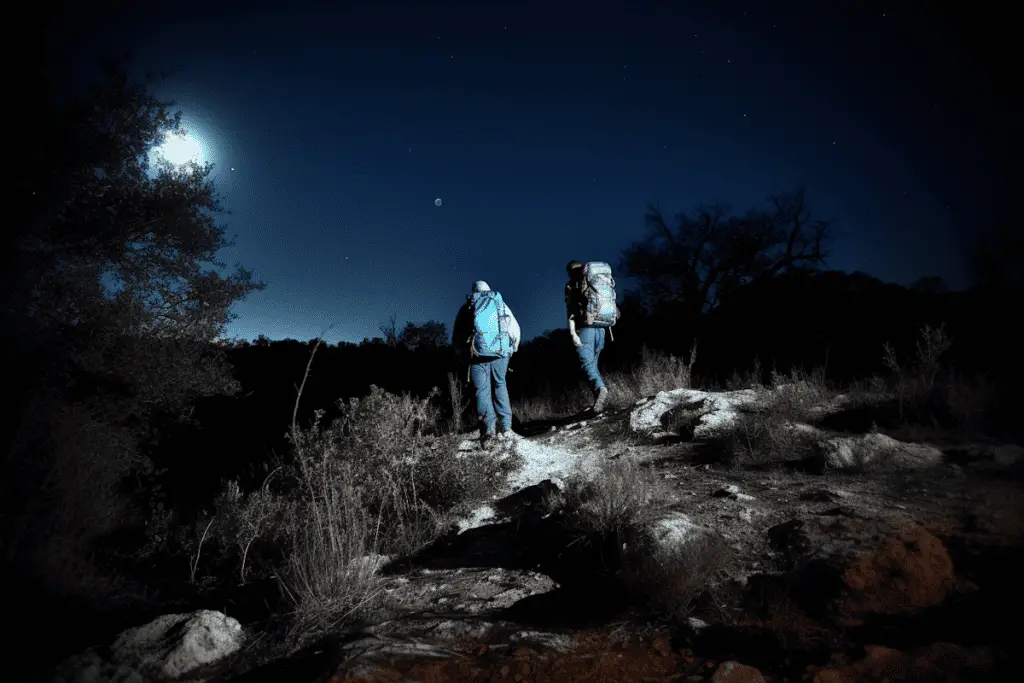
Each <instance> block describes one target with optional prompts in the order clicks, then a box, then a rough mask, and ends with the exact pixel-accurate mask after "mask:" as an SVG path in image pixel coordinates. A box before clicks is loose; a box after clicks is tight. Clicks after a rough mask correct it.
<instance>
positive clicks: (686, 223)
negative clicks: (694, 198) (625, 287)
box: [620, 189, 830, 315]
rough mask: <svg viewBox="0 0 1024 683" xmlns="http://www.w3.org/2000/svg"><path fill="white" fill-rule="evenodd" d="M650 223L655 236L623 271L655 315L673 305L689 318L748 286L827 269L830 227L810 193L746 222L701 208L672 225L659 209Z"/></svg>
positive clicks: (753, 213) (630, 256) (626, 258)
mask: <svg viewBox="0 0 1024 683" xmlns="http://www.w3.org/2000/svg"><path fill="white" fill-rule="evenodd" d="M646 222H647V227H648V233H647V235H646V236H645V238H644V239H643V240H642V241H639V242H634V243H633V244H632V245H631V246H630V247H629V249H627V250H626V251H624V252H623V255H622V261H621V265H620V268H621V269H622V270H623V271H624V272H625V274H626V275H627V276H632V277H633V278H635V279H636V280H637V282H638V287H637V292H636V293H637V294H638V295H639V297H640V299H641V301H642V303H643V305H644V306H645V307H646V308H647V309H648V310H651V311H653V310H655V309H659V308H664V307H666V306H667V307H671V308H673V309H675V310H679V311H682V312H683V313H684V314H689V315H697V314H699V313H702V312H705V311H708V310H710V309H713V308H715V307H716V306H717V305H718V304H719V302H720V301H721V300H722V298H723V297H725V296H728V294H729V293H730V292H732V291H735V290H736V289H737V288H738V287H741V286H743V285H745V284H748V283H751V282H753V281H756V280H759V279H764V278H769V277H772V276H774V275H777V274H779V273H782V272H785V271H787V270H792V269H797V268H813V267H816V266H818V265H819V264H822V263H824V260H825V257H826V253H825V244H826V242H827V240H828V237H829V228H830V226H829V224H828V223H827V222H825V221H822V220H817V219H814V218H813V217H812V216H811V213H810V211H809V210H808V208H807V204H806V201H805V196H804V191H803V190H802V189H798V190H796V191H795V192H792V193H789V194H784V195H779V196H776V197H773V198H771V200H770V205H769V207H768V208H767V209H754V210H750V211H748V212H747V213H746V214H745V215H743V216H734V215H730V213H729V209H728V207H726V206H725V205H721V204H717V205H710V206H707V205H701V206H700V207H698V208H697V210H696V211H695V212H694V213H693V214H680V215H679V216H677V217H676V219H675V221H674V222H673V223H674V225H670V221H668V220H667V219H666V218H665V215H664V214H663V213H662V212H661V211H660V210H659V209H658V208H656V207H651V208H650V209H649V210H648V212H647V216H646Z"/></svg>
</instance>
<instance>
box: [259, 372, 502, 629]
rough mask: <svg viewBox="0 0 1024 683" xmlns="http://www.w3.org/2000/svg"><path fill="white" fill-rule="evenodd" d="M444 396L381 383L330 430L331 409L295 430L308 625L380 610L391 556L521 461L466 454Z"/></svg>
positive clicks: (433, 531) (427, 536)
mask: <svg viewBox="0 0 1024 683" xmlns="http://www.w3.org/2000/svg"><path fill="white" fill-rule="evenodd" d="M434 396H436V392H431V394H430V396H428V397H427V398H425V399H416V398H413V397H411V396H409V395H408V394H406V395H402V396H396V395H394V394H390V393H388V392H385V391H383V390H381V389H380V388H379V387H371V388H370V393H369V394H368V395H367V396H365V397H363V398H360V399H351V400H349V401H348V402H346V403H342V404H339V407H340V409H341V414H340V416H339V417H338V418H337V419H335V420H334V421H333V422H332V423H331V424H330V425H329V426H328V427H327V428H322V427H321V425H320V420H321V418H322V417H323V412H322V411H318V412H317V413H315V418H314V421H313V424H312V425H310V426H309V427H308V428H305V429H300V428H298V427H297V426H293V430H292V434H291V435H290V438H291V440H292V444H293V456H294V462H293V463H292V467H291V475H292V479H293V481H294V487H293V491H292V494H291V502H290V503H289V504H290V505H291V509H292V512H291V515H290V517H291V518H292V519H294V520H296V523H295V524H294V526H293V527H292V531H291V538H290V556H289V561H288V564H287V571H286V572H285V575H286V578H285V584H286V591H287V593H288V595H289V596H290V598H291V599H292V601H293V604H294V606H295V608H296V613H297V616H298V621H299V623H300V624H302V625H304V626H305V627H307V628H311V629H314V630H318V631H319V630H323V629H326V628H333V627H334V626H336V625H337V624H338V622H339V621H344V620H348V619H353V618H357V617H359V616H361V615H364V614H366V613H367V612H368V611H369V610H371V609H373V608H374V606H375V605H376V604H377V599H378V598H379V597H380V591H379V587H378V583H377V580H376V579H375V578H374V572H375V570H376V567H377V565H378V564H379V559H378V558H379V557H380V556H381V555H404V554H408V553H412V552H414V551H415V550H416V549H418V548H419V547H421V546H422V545H424V544H425V543H428V542H430V541H431V540H433V539H434V538H436V537H437V536H438V534H439V533H440V532H441V531H442V530H443V529H444V528H445V527H446V526H447V525H446V522H447V521H448V520H450V519H451V518H452V516H453V515H454V514H455V513H457V512H462V511H463V510H464V509H465V508H467V507H468V506H469V505H470V504H472V503H474V502H476V501H478V500H479V499H480V498H485V497H487V496H489V495H490V493H491V492H492V491H494V490H495V488H496V487H498V486H500V485H501V483H502V476H501V475H502V474H504V473H506V472H507V471H508V468H509V467H510V466H511V465H512V463H511V462H510V461H509V460H505V461H497V460H495V459H490V458H480V457H461V455H462V454H460V452H459V450H458V447H459V437H458V435H457V434H446V433H443V432H444V431H445V430H443V429H441V428H440V425H441V416H440V412H439V411H438V410H437V408H436V407H435V406H434V405H432V403H431V400H432V399H433V398H434ZM243 530H244V529H243ZM244 538H245V539H247V538H248V537H244ZM241 540H242V539H240V541H239V544H240V543H241ZM246 542H247V543H248V542H251V541H250V540H246Z"/></svg>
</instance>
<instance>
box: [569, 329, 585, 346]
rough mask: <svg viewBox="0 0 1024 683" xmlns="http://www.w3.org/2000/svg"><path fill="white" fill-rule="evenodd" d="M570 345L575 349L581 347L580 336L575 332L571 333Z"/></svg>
mask: <svg viewBox="0 0 1024 683" xmlns="http://www.w3.org/2000/svg"><path fill="white" fill-rule="evenodd" d="M572 343H573V346H575V347H576V348H579V347H581V346H583V342H581V341H580V336H579V335H578V334H576V333H575V332H573V333H572Z"/></svg>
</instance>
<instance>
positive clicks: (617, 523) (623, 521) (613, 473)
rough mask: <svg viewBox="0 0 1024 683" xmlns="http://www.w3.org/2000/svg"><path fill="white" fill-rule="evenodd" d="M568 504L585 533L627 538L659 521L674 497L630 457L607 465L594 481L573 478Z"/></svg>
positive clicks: (580, 477)
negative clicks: (631, 533)
mask: <svg viewBox="0 0 1024 683" xmlns="http://www.w3.org/2000/svg"><path fill="white" fill-rule="evenodd" d="M566 500H567V504H568V507H569V511H570V513H569V518H570V519H572V521H573V523H574V525H575V526H576V527H577V528H578V529H580V530H581V531H584V532H590V533H601V534H605V533H611V534H617V535H627V534H629V533H630V532H631V531H634V530H638V529H643V528H646V527H647V526H648V525H649V524H651V523H653V522H654V521H655V520H656V519H658V518H659V517H660V516H661V515H662V514H663V513H664V511H665V509H666V508H667V507H668V506H670V505H671V504H672V503H673V502H674V495H673V493H672V489H671V487H669V486H668V484H666V483H665V482H664V480H662V479H661V477H659V476H658V475H657V474H656V473H654V472H651V471H650V470H648V469H645V468H643V467H642V466H641V465H640V464H639V463H638V462H636V460H635V459H634V458H631V457H628V456H626V457H620V458H618V459H616V460H612V461H609V462H605V463H604V464H602V466H601V469H600V471H599V472H598V474H597V475H596V476H595V477H593V478H590V479H588V478H586V477H585V476H583V475H580V474H577V475H575V476H573V477H571V478H570V479H569V481H568V485H567V491H566Z"/></svg>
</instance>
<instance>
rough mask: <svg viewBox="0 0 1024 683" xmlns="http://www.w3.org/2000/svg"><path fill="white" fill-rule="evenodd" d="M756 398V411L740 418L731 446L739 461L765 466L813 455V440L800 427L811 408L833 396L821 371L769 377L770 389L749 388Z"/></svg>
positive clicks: (751, 410)
mask: <svg viewBox="0 0 1024 683" xmlns="http://www.w3.org/2000/svg"><path fill="white" fill-rule="evenodd" d="M752 388H753V390H754V391H756V392H757V393H758V394H759V400H758V401H757V403H756V406H757V407H755V408H752V409H750V410H748V411H746V412H744V413H742V414H741V415H740V416H739V419H738V420H737V423H736V427H735V429H734V432H733V434H734V438H733V445H734V446H735V448H736V449H737V450H738V452H737V453H735V455H736V456H738V457H739V459H740V460H742V461H744V462H746V463H748V464H755V465H764V464H770V463H776V462H782V461H786V460H797V459H800V458H803V457H807V456H809V455H811V454H812V453H813V452H814V448H815V444H816V441H817V440H816V438H815V436H814V434H812V433H811V432H810V431H809V430H807V429H804V428H802V427H801V426H800V425H801V424H803V423H804V422H806V421H807V420H808V417H809V415H810V412H811V410H812V409H813V408H816V407H819V406H821V405H823V404H825V403H827V402H828V401H829V400H830V399H831V398H832V397H833V392H832V391H831V390H830V389H829V388H828V386H827V385H826V383H825V379H824V371H822V370H818V371H814V372H810V373H804V372H800V371H796V370H794V371H791V372H790V373H789V374H788V375H783V374H781V373H778V372H774V371H773V372H772V374H771V386H770V387H765V386H761V385H755V386H754V387H752Z"/></svg>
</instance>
